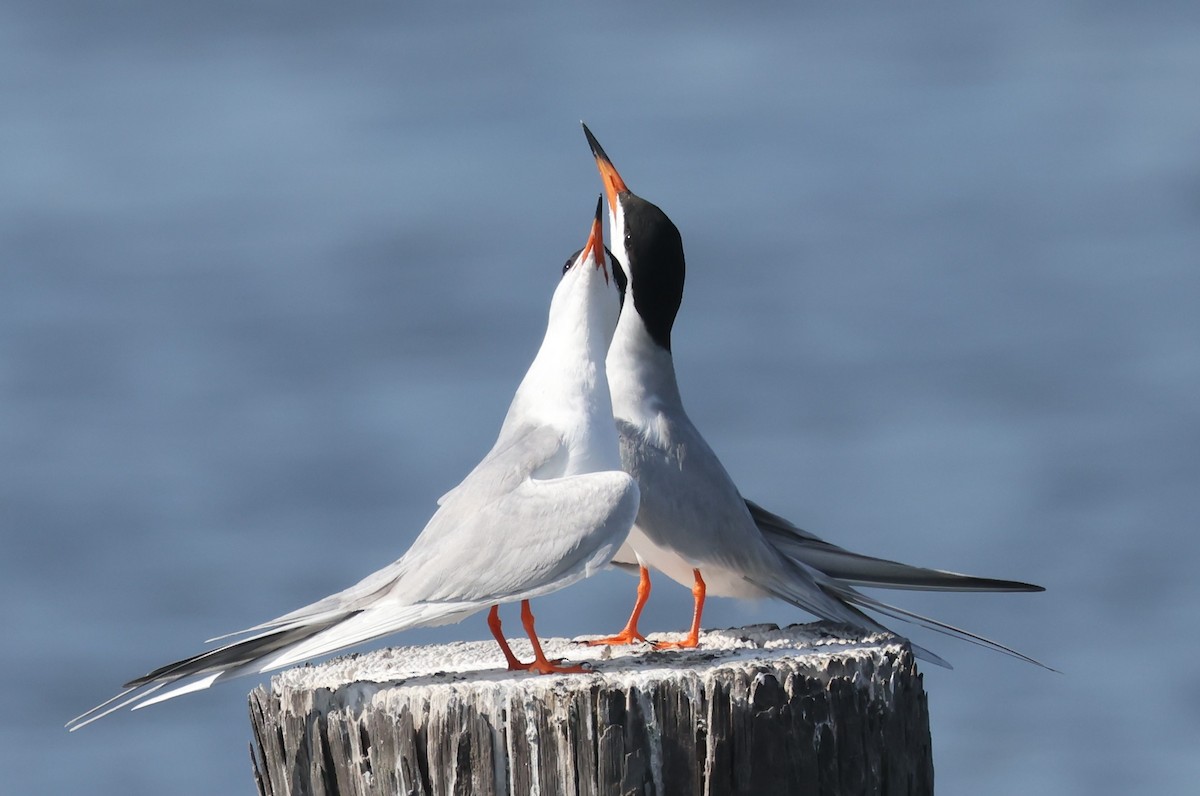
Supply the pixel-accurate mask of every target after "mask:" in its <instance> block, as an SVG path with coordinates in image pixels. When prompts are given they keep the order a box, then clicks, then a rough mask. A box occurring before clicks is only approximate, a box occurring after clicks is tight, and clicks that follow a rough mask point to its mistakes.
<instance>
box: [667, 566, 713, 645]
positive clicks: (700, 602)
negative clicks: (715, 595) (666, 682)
mask: <svg viewBox="0 0 1200 796" xmlns="http://www.w3.org/2000/svg"><path fill="white" fill-rule="evenodd" d="M692 577H694V578H695V579H696V581H695V583H693V584H692V598H693V599H694V600H695V601H696V608H695V610H693V611H692V629H691V631H690V632H689V633H688V634H687V638H685V639H684V640H683V641H657V642H655V643H654V648H655V649H660V650H661V649H694V648H695V647H697V646H699V644H700V617H701V616H702V615H703V614H704V594H705V586H704V578H702V577H700V570H698V569H693V570H692Z"/></svg>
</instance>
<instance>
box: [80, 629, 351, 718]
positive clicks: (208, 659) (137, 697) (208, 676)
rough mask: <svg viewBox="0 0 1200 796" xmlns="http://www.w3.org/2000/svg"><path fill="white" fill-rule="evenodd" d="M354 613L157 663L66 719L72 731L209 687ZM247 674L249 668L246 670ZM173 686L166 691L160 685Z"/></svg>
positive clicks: (269, 632) (270, 631)
mask: <svg viewBox="0 0 1200 796" xmlns="http://www.w3.org/2000/svg"><path fill="white" fill-rule="evenodd" d="M352 615H353V614H343V615H342V616H339V617H335V618H330V619H327V620H325V621H323V622H319V623H315V624H305V625H300V626H297V627H290V628H286V629H282V630H269V631H266V632H263V633H260V634H258V635H256V636H252V637H251V638H247V639H243V640H242V641H235V642H233V643H230V644H226V645H224V646H221V647H218V648H217V649H214V650H209V651H208V652H202V653H200V654H199V655H193V656H192V657H190V658H184V659H183V660H179V661H175V662H174V663H169V664H167V665H166V666H160V667H159V668H157V669H155V670H154V671H152V672H150V673H149V674H146V675H143V676H141V677H138V678H135V679H133V680H130V681H129V682H128V683H126V684H125V690H124V691H122V692H121V693H119V694H117V695H116V696H114V697H113V698H111V699H109V700H108V701H107V702H104V703H102V704H100V705H97V706H96V707H94V708H92V709H91V710H89V711H87V712H86V713H83V714H82V715H79V716H76V717H75V718H73V719H71V720H70V721H69V722H67V729H69V730H70V731H71V732H74V731H75V730H78V729H79V728H80V727H86V726H87V725H89V724H91V723H92V722H93V721H96V720H97V719H101V718H104V717H105V716H107V715H108V714H110V713H112V712H114V711H117V710H120V709H122V708H125V707H130V708H132V709H134V710H136V709H138V708H142V707H146V706H147V705H152V704H154V703H156V702H162V701H163V700H166V699H170V698H171V697H175V696H179V695H181V694H185V693H189V692H191V691H199V690H201V689H204V688H208V687H209V686H210V685H212V684H213V683H215V682H217V680H219V679H227V678H228V677H234V676H237V674H241V673H243V672H242V671H241V670H242V669H245V668H247V667H250V666H251V665H252V664H254V663H255V662H256V661H260V660H262V659H264V658H266V657H268V656H270V655H271V654H272V653H277V652H279V651H280V650H284V649H286V648H287V647H288V646H290V645H293V644H296V643H297V642H299V641H302V640H304V639H308V638H312V637H313V636H315V635H317V634H319V633H322V632H323V631H325V630H328V629H329V628H331V627H333V626H334V625H336V624H338V623H340V622H342V621H344V620H345V619H347V618H349V616H352ZM245 673H246V674H249V673H250V672H249V671H246V672H245ZM167 686H173V687H172V688H170V689H169V690H167V691H166V692H163V693H160V692H161V691H162V689H163V688H166V687H167Z"/></svg>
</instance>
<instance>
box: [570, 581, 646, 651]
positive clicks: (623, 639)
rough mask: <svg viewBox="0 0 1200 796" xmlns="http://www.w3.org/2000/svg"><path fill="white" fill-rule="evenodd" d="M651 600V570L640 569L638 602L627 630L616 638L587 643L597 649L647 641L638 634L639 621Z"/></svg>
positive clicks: (634, 605)
mask: <svg viewBox="0 0 1200 796" xmlns="http://www.w3.org/2000/svg"><path fill="white" fill-rule="evenodd" d="M649 599H650V570H648V569H646V568H645V567H640V568H639V573H638V587H637V602H635V603H634V604H633V613H632V614H630V615H629V622H628V623H627V624H626V625H625V629H624V630H622V631H621V632H620V633H618V634H617V635H615V636H609V637H608V638H597V639H592V640H591V641H588V642H586V643H587V644H589V645H591V646H593V647H595V646H599V645H601V644H610V645H619V644H632V643H634V642H635V641H646V637H645V636H643V635H642V634H641V633H639V632H638V619H640V618H641V616H642V609H643V608H645V607H646V601H647V600H649Z"/></svg>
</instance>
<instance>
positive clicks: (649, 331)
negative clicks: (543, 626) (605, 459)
mask: <svg viewBox="0 0 1200 796" xmlns="http://www.w3.org/2000/svg"><path fill="white" fill-rule="evenodd" d="M583 130H584V133H585V134H586V136H587V139H588V143H589V145H590V146H591V150H592V154H593V156H594V157H595V160H596V165H597V167H598V168H599V170H600V176H601V179H602V181H603V183H604V192H605V195H606V197H607V200H608V219H609V238H610V242H611V246H612V250H613V254H614V256H615V257H616V259H617V260H619V261H620V263H621V264H622V265H623V266H624V274H625V277H626V279H627V280H628V284H627V287H626V296H625V299H624V302H623V304H622V310H621V316H620V318H619V320H618V321H617V329H616V333H615V334H614V336H613V341H612V345H611V347H610V348H609V352H608V358H607V361H606V367H607V370H608V382H609V388H610V390H611V391H612V404H613V413H614V418H615V422H616V426H617V430H618V433H619V435H620V442H621V460H622V465H623V466H624V468H625V470H626V471H627V472H628V473H629V474H630V475H632V476H633V477H634V478H635V479H637V482H638V487H639V488H640V490H641V505H640V508H639V509H638V516H637V520H636V521H635V522H634V527H633V530H632V531H631V532H630V534H629V539H628V541H627V542H626V544H625V545H624V546H622V548H621V550H620V551H618V553H617V555H616V556H615V557H614V559H613V564H615V565H617V566H621V567H625V568H630V569H632V568H635V567H636V569H637V571H638V572H639V575H640V578H639V583H638V589H637V600H636V602H635V604H634V608H633V612H632V614H631V615H630V618H629V622H628V623H627V624H626V626H625V629H624V630H622V631H621V632H620V633H618V634H617V635H615V636H611V637H608V638H603V639H597V640H594V641H592V642H589V643H594V644H631V643H634V642H637V641H642V642H644V641H646V639H645V637H644V636H643V635H642V634H641V632H640V631H639V629H638V621H639V617H640V615H641V611H642V608H643V606H644V605H645V603H646V600H647V599H648V598H649V595H650V573H649V569H656V570H658V571H660V572H662V573H664V574H665V575H667V576H668V577H670V578H671V579H673V580H675V581H677V582H678V583H681V584H683V585H685V586H691V588H692V594H693V598H694V610H693V614H692V622H691V627H690V629H689V631H688V633H687V636H686V637H685V638H684V639H683V640H682V641H678V642H670V643H664V642H659V643H657V644H656V646H658V647H695V646H697V644H698V643H699V638H700V621H701V617H702V615H703V612H704V601H705V599H706V596H708V595H717V596H723V597H739V598H752V599H753V598H764V597H774V598H779V599H782V600H785V601H787V602H790V603H792V604H793V605H796V606H798V607H800V608H803V609H805V610H806V611H808V612H809V613H812V614H814V615H816V616H818V617H820V618H822V619H826V620H829V621H834V622H841V623H844V624H848V625H851V626H854V627H858V628H860V629H864V630H868V631H872V632H885V633H890V632H891V631H889V630H888V629H887V628H885V627H884V626H882V625H881V624H879V623H878V622H877V621H875V620H874V619H872V618H871V617H870V616H868V615H867V614H865V613H863V611H862V610H861V609H863V608H866V609H871V610H874V611H877V612H879V613H881V614H884V615H886V616H891V617H893V618H899V619H903V620H906V621H911V622H914V623H917V624H919V625H922V626H925V627H929V628H932V629H935V630H938V631H940V632H944V633H947V634H949V635H953V636H957V637H960V638H963V639H966V640H968V641H971V642H974V643H977V644H981V645H983V646H986V647H989V648H992V649H996V650H998V651H1001V652H1004V653H1007V654H1010V655H1013V656H1015V657H1018V658H1021V659H1023V660H1027V661H1029V662H1031V663H1035V664H1037V665H1039V666H1041V665H1042V664H1040V663H1038V662H1037V661H1034V660H1033V659H1031V658H1029V657H1028V656H1026V655H1023V654H1021V653H1019V652H1017V651H1015V650H1012V649H1010V648H1008V647H1005V646H1004V645H1002V644H999V643H997V642H994V641H991V640H989V639H986V638H983V637H982V636H978V635H975V634H974V633H970V632H968V631H966V630H962V629H960V628H956V627H952V626H950V625H947V624H945V623H942V622H939V621H937V620H934V619H929V618H928V617H924V616H921V615H919V614H915V613H912V612H910V611H907V610H904V609H902V608H897V607H895V606H892V605H889V604H887V603H883V602H880V601H879V600H876V599H874V598H872V597H869V596H867V595H865V594H863V593H862V592H860V591H858V590H857V588H855V587H858V586H871V587H882V588H893V589H920V590H934V591H936V590H946V591H1000V592H1031V591H1043V589H1042V587H1040V586H1034V585H1032V584H1028V583H1020V582H1017V581H1009V580H995V579H991V578H977V577H973V576H969V575H961V574H958V573H954V572H946V571H943V570H936V569H928V568H924V567H913V566H909V565H907V564H901V563H898V562H895V561H888V560H885V559H880V558H875V557H872V556H866V555H861V554H858V553H854V552H851V551H849V550H847V549H845V548H842V547H839V546H837V545H835V544H831V543H829V542H827V541H825V540H823V539H821V538H820V537H818V536H816V535H814V534H811V533H808V532H806V531H803V530H801V529H800V528H798V527H797V526H795V525H794V524H792V523H791V522H789V521H788V520H786V519H784V518H783V517H781V516H779V515H777V514H773V513H771V512H769V511H767V510H766V509H764V508H762V507H761V506H758V505H757V504H755V503H753V502H751V501H749V500H746V499H745V498H744V497H742V494H741V492H740V491H739V490H738V488H737V486H736V485H735V484H734V482H733V479H732V478H731V477H730V476H729V473H728V472H726V470H725V468H724V467H723V466H722V464H721V462H720V460H719V459H718V458H717V456H716V454H715V453H714V452H713V450H712V448H711V447H709V445H708V443H707V442H706V441H705V440H704V437H703V436H701V434H700V432H699V430H697V428H696V426H695V425H693V423H692V421H691V419H690V418H689V417H688V415H687V412H685V411H684V408H683V401H682V398H681V397H680V393H679V386H678V383H677V381H676V378H675V366H674V362H673V359H672V355H671V330H672V327H673V326H674V323H675V316H676V314H677V313H678V311H679V307H680V304H681V302H682V299H683V284H684V271H685V268H684V255H683V240H682V237H681V235H680V233H679V230H678V228H677V227H676V226H675V224H674V223H672V221H671V219H670V218H668V217H667V215H666V214H665V213H664V212H663V211H662V210H661V209H659V208H658V207H657V206H655V205H654V204H651V203H650V202H648V201H646V200H645V199H643V198H641V197H640V196H638V195H637V194H635V193H633V192H632V191H630V190H629V188H628V186H627V185H626V184H625V181H624V180H623V179H622V178H621V175H620V174H619V173H618V172H617V170H616V168H615V167H614V166H613V164H612V161H611V159H609V157H608V155H607V154H605V152H604V149H603V148H602V147H601V146H600V143H599V141H597V140H596V137H595V136H594V135H592V132H591V131H590V130H589V129H588V128H587V125H586V124H585V125H584V126H583ZM910 643H911V642H910ZM913 649H914V652H916V653H917V655H918V656H919V657H922V658H924V659H926V660H929V661H931V662H934V663H937V664H939V665H942V666H946V667H949V664H948V663H947V662H946V661H945V660H943V659H942V658H940V657H938V656H937V655H934V654H933V653H931V652H929V651H928V650H925V649H922V648H920V647H918V646H916V645H915V644H914V645H913Z"/></svg>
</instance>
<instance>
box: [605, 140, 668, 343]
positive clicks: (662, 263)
mask: <svg viewBox="0 0 1200 796" xmlns="http://www.w3.org/2000/svg"><path fill="white" fill-rule="evenodd" d="M583 132H584V133H585V134H586V135H587V139H588V144H589V145H590V146H591V148H592V154H593V155H594V156H595V158H596V166H597V167H598V168H599V169H600V177H601V179H602V180H603V181H604V193H605V195H606V196H607V198H608V219H609V234H610V236H611V238H612V247H613V251H614V252H615V253H616V256H617V258H618V259H620V261H621V262H622V263H624V265H625V273H626V276H627V277H628V279H629V287H628V291H629V294H630V295H631V297H632V302H631V303H632V305H633V309H634V310H635V311H636V312H637V314H638V316H639V317H640V318H641V321H642V323H643V324H644V325H645V327H646V331H647V333H649V335H650V337H651V338H652V339H653V340H654V342H656V343H657V344H658V345H660V346H662V347H663V348H665V349H666V350H668V351H670V350H671V327H672V326H673V325H674V323H675V315H676V314H677V313H678V312H679V304H680V302H681V301H683V280H684V270H685V269H684V262H683V238H682V237H681V236H680V234H679V229H678V228H676V226H675V224H673V223H672V222H671V219H669V218H667V214H666V213H664V212H663V211H662V210H660V209H659V208H658V207H657V206H656V205H653V204H651V203H650V202H647V201H646V200H645V199H643V198H641V197H640V196H638V195H637V194H635V193H634V192H633V191H631V190H629V187H628V186H627V185H625V181H624V180H623V179H621V175H620V174H618V173H617V170H616V168H615V167H614V166H613V164H612V161H611V160H610V159H609V157H608V155H607V154H605V152H604V149H603V147H601V146H600V142H599V141H597V140H596V137H595V136H594V135H592V131H591V130H589V129H588V128H587V125H586V124H585V125H584V126H583ZM627 309H628V308H626V310H627Z"/></svg>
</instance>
